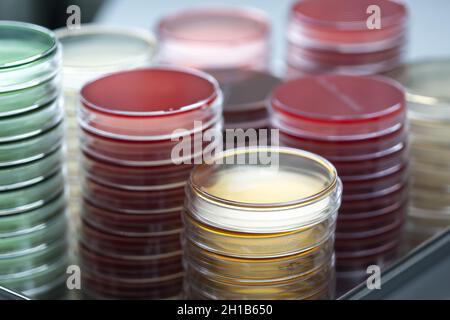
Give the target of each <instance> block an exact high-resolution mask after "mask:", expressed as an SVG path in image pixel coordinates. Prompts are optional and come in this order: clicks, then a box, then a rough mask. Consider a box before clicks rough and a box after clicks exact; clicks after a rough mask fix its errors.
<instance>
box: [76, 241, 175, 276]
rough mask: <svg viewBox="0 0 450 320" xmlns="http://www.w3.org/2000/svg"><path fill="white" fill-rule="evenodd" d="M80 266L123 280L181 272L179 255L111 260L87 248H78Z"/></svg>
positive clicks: (81, 246)
mask: <svg viewBox="0 0 450 320" xmlns="http://www.w3.org/2000/svg"><path fill="white" fill-rule="evenodd" d="M79 251H80V259H81V264H82V265H84V266H89V270H90V271H91V272H92V273H99V274H103V275H106V276H113V277H118V278H124V279H142V278H145V279H151V278H161V277H166V276H170V275H176V274H180V273H182V272H183V267H182V262H181V261H182V255H181V253H175V254H168V255H161V256H155V257H151V258H144V259H134V260H133V259H121V258H111V257H108V256H106V255H103V254H101V253H98V252H95V251H92V250H91V249H90V248H89V247H88V246H86V245H84V244H82V245H80V246H79Z"/></svg>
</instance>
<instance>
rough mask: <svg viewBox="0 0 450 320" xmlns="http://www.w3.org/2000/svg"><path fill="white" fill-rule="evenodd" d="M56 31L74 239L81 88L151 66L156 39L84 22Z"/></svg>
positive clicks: (138, 31)
mask: <svg viewBox="0 0 450 320" xmlns="http://www.w3.org/2000/svg"><path fill="white" fill-rule="evenodd" d="M55 33H56V36H57V38H58V40H59V41H60V43H61V47H62V52H63V59H62V60H63V62H62V73H63V90H64V109H65V125H66V132H65V142H66V148H67V168H68V170H67V171H68V181H69V192H70V202H69V213H70V217H71V221H70V222H71V223H70V226H71V229H72V230H71V231H72V237H71V238H72V239H76V237H77V229H78V227H79V222H80V221H79V208H80V201H81V200H80V179H79V171H78V169H79V156H78V139H77V119H76V110H77V105H78V101H79V96H78V95H79V91H80V89H81V88H82V87H83V86H84V85H85V84H86V83H87V82H88V81H91V80H93V79H95V78H98V77H100V76H102V75H106V74H109V73H112V72H115V71H121V70H128V69H135V68H139V67H145V66H149V65H150V64H151V63H152V60H153V56H154V54H155V51H156V41H155V38H154V37H153V35H152V34H151V33H150V32H148V31H146V30H141V29H135V28H129V27H111V26H103V25H95V24H88V25H85V24H83V25H82V26H81V27H80V28H78V29H69V28H62V29H58V30H56V32H55ZM74 243H76V241H74Z"/></svg>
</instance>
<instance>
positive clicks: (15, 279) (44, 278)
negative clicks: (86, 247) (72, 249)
mask: <svg viewBox="0 0 450 320" xmlns="http://www.w3.org/2000/svg"><path fill="white" fill-rule="evenodd" d="M67 265H68V257H67V255H64V256H63V257H61V258H60V259H59V260H58V261H56V262H54V263H52V264H48V265H43V266H41V267H40V268H39V269H36V270H33V272H24V273H23V274H22V273H19V274H12V275H10V276H9V277H7V278H6V279H3V280H0V285H1V286H4V287H6V288H8V289H10V290H13V291H16V292H21V293H23V294H25V295H27V296H30V295H31V296H33V294H30V293H28V294H27V292H26V291H32V290H33V289H36V288H40V287H44V286H46V285H48V284H49V283H53V282H55V281H56V280H58V279H60V278H61V277H62V276H63V275H64V274H65V273H66V269H67Z"/></svg>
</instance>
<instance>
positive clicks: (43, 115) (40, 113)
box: [0, 99, 63, 143]
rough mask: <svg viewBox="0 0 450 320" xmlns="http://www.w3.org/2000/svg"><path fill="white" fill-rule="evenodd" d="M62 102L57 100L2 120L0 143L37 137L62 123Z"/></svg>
mask: <svg viewBox="0 0 450 320" xmlns="http://www.w3.org/2000/svg"><path fill="white" fill-rule="evenodd" d="M62 117H63V109H62V101H61V100H59V99H57V100H55V101H53V102H51V103H49V104H47V105H44V106H42V107H40V108H38V109H34V110H32V111H29V112H27V113H21V114H19V115H15V116H9V117H3V118H0V143H3V142H11V141H17V140H22V139H26V138H30V137H33V136H36V135H38V134H40V133H42V132H44V131H46V130H48V129H50V128H52V127H54V126H55V125H57V124H58V123H60V122H61V120H62Z"/></svg>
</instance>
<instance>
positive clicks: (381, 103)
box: [271, 75, 406, 141]
mask: <svg viewBox="0 0 450 320" xmlns="http://www.w3.org/2000/svg"><path fill="white" fill-rule="evenodd" d="M271 108H272V111H273V118H272V124H273V125H274V126H275V127H276V128H284V131H287V132H290V133H293V134H295V135H297V136H303V137H309V138H319V139H322V140H333V141H336V140H339V141H342V140H364V139H370V138H376V137H379V136H383V135H386V134H389V133H392V132H394V131H396V130H398V128H399V127H400V126H402V125H403V123H404V122H405V118H406V114H405V110H406V105H405V93H404V91H403V88H402V87H401V86H400V84H398V83H397V82H395V81H392V80H389V79H388V78H384V77H356V76H345V75H321V76H307V77H303V78H301V79H297V80H292V81H289V82H286V83H284V84H282V85H280V86H278V87H277V88H275V90H274V91H273V93H272V97H271Z"/></svg>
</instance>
